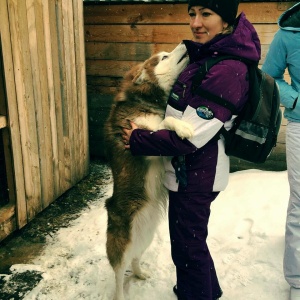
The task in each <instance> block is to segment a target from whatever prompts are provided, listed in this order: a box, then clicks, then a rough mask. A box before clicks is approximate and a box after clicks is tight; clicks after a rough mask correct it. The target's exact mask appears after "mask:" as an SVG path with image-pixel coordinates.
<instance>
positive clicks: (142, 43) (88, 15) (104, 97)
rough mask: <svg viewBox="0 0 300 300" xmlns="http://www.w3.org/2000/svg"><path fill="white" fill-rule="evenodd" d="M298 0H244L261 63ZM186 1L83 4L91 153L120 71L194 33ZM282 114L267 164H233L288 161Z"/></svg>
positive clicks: (98, 150) (277, 165)
mask: <svg viewBox="0 0 300 300" xmlns="http://www.w3.org/2000/svg"><path fill="white" fill-rule="evenodd" d="M293 4H294V2H284V3H282V2H259V3H241V4H240V6H239V12H241V11H244V12H245V13H246V15H247V18H248V19H249V20H250V21H251V22H252V23H253V24H254V26H255V28H256V30H257V32H258V34H259V37H260V40H261V44H262V59H261V62H260V63H262V62H263V61H264V59H265V55H266V52H267V50H268V47H269V44H270V43H271V41H272V39H273V36H274V34H275V32H276V31H277V29H278V26H277V19H278V17H279V16H280V15H281V14H282V12H283V11H284V10H286V9H287V8H288V7H290V6H291V5H293ZM188 17H189V16H188V14H187V4H171V3H163V4H162V3H135V4H128V3H127V4H126V2H124V3H122V4H114V3H113V2H110V3H107V2H106V3H105V2H100V3H98V4H95V3H94V4H92V5H91V4H88V3H86V4H85V6H84V23H85V25H84V26H85V47H86V68H87V87H88V105H89V128H90V153H91V155H95V156H101V155H103V144H102V140H103V135H102V128H103V123H104V120H105V119H106V117H107V113H108V110H109V107H110V105H111V101H112V98H113V97H114V95H115V94H116V93H117V91H118V88H119V86H120V82H121V80H122V76H123V75H124V73H125V72H126V71H128V70H129V69H130V68H131V67H132V66H134V65H135V64H137V63H138V62H141V61H144V60H145V59H146V58H148V57H149V56H150V55H151V54H153V53H154V52H158V51H161V50H165V51H170V50H172V49H173V48H174V47H175V46H176V45H177V44H178V43H180V42H181V41H182V40H183V39H191V38H192V36H191V32H190V28H189V26H188V22H189V19H188ZM285 126H286V121H285V120H283V122H282V127H281V131H280V136H279V140H278V145H277V147H276V149H275V151H274V152H273V154H272V155H271V156H270V158H269V159H268V161H267V162H266V163H265V164H263V165H253V164H248V163H246V162H244V161H240V160H236V159H233V160H232V170H236V169H244V168H260V169H271V170H283V169H285V168H286V162H285Z"/></svg>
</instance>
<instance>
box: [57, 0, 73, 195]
mask: <svg viewBox="0 0 300 300" xmlns="http://www.w3.org/2000/svg"><path fill="white" fill-rule="evenodd" d="M62 2H63V1H62V0H60V1H56V7H55V10H56V27H57V37H58V43H57V46H58V55H59V77H60V89H61V98H60V100H61V109H62V126H63V127H62V130H63V136H62V141H60V142H61V144H60V145H61V147H62V148H63V157H62V159H63V160H62V162H63V167H64V171H63V174H62V175H63V176H62V177H61V179H62V189H63V190H67V189H68V188H70V187H71V166H70V164H71V161H70V158H71V153H70V139H69V131H70V128H69V127H70V126H69V105H68V101H67V99H68V98H69V85H70V84H69V81H68V79H69V77H68V74H67V67H66V55H68V48H66V46H68V44H67V43H66V39H65V37H64V35H65V32H66V28H64V24H65V23H66V20H64V21H63V18H64V12H63V7H62ZM67 25H68V23H67V24H66V26H67Z"/></svg>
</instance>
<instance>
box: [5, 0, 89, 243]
mask: <svg viewBox="0 0 300 300" xmlns="http://www.w3.org/2000/svg"><path fill="white" fill-rule="evenodd" d="M0 20H1V22H0V36H1V48H2V57H0V59H1V61H2V63H3V68H2V69H1V71H2V73H3V78H4V90H5V91H4V93H2V95H0V107H1V103H2V104H3V103H4V105H3V106H6V108H5V112H4V113H3V112H2V116H0V120H1V119H2V120H3V124H4V125H3V127H4V128H3V130H5V132H6V137H5V138H4V140H5V144H6V149H7V153H6V155H5V160H6V164H7V170H8V173H9V174H11V177H12V178H13V180H12V181H10V182H11V185H12V187H13V188H12V189H11V195H10V199H9V204H8V205H6V206H5V207H2V208H1V209H0V240H1V239H3V238H5V237H6V236H7V235H8V234H9V233H10V232H11V231H13V230H15V229H17V228H21V227H22V226H24V225H25V224H26V223H28V222H29V221H30V220H32V219H33V218H34V216H35V215H36V214H37V213H39V212H40V211H41V210H43V209H44V208H45V207H47V206H48V205H49V204H50V203H51V202H52V201H54V200H55V199H56V198H57V197H59V196H60V195H61V194H62V193H64V192H65V191H66V190H67V189H69V188H70V187H72V186H73V185H74V184H75V183H77V182H78V181H79V180H80V179H82V178H83V177H84V176H86V175H87V173H88V170H89V148H88V122H87V98H86V69H85V51H84V27H83V1H82V0H55V1H52V0H1V1H0ZM3 111H4V110H3ZM0 114H1V112H0Z"/></svg>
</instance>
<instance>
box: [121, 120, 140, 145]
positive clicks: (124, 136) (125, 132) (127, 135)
mask: <svg viewBox="0 0 300 300" xmlns="http://www.w3.org/2000/svg"><path fill="white" fill-rule="evenodd" d="M130 126H131V129H127V128H123V129H122V130H123V134H122V139H123V143H124V144H125V149H130V144H129V140H130V137H131V133H132V131H133V130H135V129H137V128H138V126H137V125H136V124H135V123H134V122H132V121H130Z"/></svg>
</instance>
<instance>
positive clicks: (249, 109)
mask: <svg viewBox="0 0 300 300" xmlns="http://www.w3.org/2000/svg"><path fill="white" fill-rule="evenodd" d="M225 59H230V60H232V59H234V60H239V61H241V62H243V63H245V64H246V65H247V66H248V73H249V99H248V101H247V102H246V104H245V106H244V107H243V109H242V111H241V112H239V113H237V112H236V111H235V107H234V105H232V103H230V102H229V101H228V100H226V99H224V98H221V97H218V96H216V95H214V94H212V93H210V92H208V91H206V90H203V89H202V88H201V86H200V84H201V82H202V80H203V79H204V77H205V75H206V73H207V71H208V70H209V69H210V68H211V67H212V66H213V65H215V64H217V63H218V62H220V61H222V60H225ZM192 89H193V93H194V94H198V95H201V96H202V97H204V98H206V99H208V100H211V101H213V102H215V103H217V104H219V105H222V106H223V107H226V108H227V109H229V110H230V111H231V112H232V114H233V115H238V116H237V117H236V118H235V120H234V124H233V126H232V128H231V129H230V130H229V131H227V130H226V129H225V128H224V127H222V129H221V130H220V132H219V133H218V134H217V136H216V137H217V138H219V137H220V135H222V136H223V137H224V139H225V152H226V154H227V155H229V156H235V157H237V158H240V159H243V160H246V161H249V162H253V163H263V162H265V161H266V159H267V158H268V156H269V155H270V153H271V151H272V149H273V147H275V146H276V142H277V135H278V132H279V129H280V124H281V118H282V114H281V110H280V107H279V106H280V98H279V91H278V87H277V84H276V82H275V80H274V78H273V77H271V76H269V75H268V74H266V73H265V72H263V71H262V70H260V69H259V68H258V65H257V64H255V63H253V62H250V61H248V60H245V59H243V58H240V57H236V56H219V57H212V58H209V59H208V60H207V61H206V62H205V63H204V64H203V65H202V66H201V67H200V68H199V70H198V71H197V73H196V75H195V76H194V78H193V83H192Z"/></svg>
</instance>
